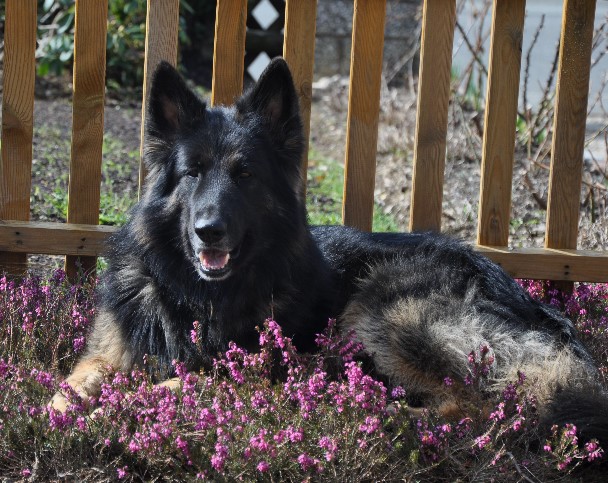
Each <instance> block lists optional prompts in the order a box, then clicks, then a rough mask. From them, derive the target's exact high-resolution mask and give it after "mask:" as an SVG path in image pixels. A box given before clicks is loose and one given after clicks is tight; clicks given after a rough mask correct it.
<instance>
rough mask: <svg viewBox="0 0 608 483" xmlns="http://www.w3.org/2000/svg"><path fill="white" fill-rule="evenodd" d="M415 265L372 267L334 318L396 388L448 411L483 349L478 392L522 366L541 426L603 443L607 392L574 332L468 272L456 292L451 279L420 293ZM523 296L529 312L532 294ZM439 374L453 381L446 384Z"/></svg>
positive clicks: (500, 385) (500, 383) (497, 385)
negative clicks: (527, 316)
mask: <svg viewBox="0 0 608 483" xmlns="http://www.w3.org/2000/svg"><path fill="white" fill-rule="evenodd" d="M432 270H433V268H432V267H428V272H427V273H426V276H432V273H431V272H432ZM414 272H417V273H414V274H412V266H411V264H407V263H399V262H396V263H395V262H394V261H393V263H390V264H389V263H387V264H381V265H380V266H377V267H375V268H372V269H370V272H369V274H368V275H367V276H366V277H365V278H364V279H363V280H362V281H361V283H360V287H359V291H358V292H357V293H356V294H355V295H354V296H353V297H352V299H351V300H350V302H349V304H348V305H347V307H346V309H345V311H344V313H343V314H342V317H341V321H340V324H341V326H342V328H343V329H345V330H347V331H348V330H352V331H354V333H355V335H356V337H357V338H358V339H359V340H360V341H361V342H362V343H363V345H364V347H365V349H366V353H367V354H368V355H369V356H370V357H371V359H372V361H373V364H374V367H375V370H376V371H377V372H378V373H379V374H380V375H382V376H384V377H386V378H388V379H389V380H390V382H391V383H393V384H398V385H402V386H403V387H404V388H405V389H406V391H407V392H408V393H409V394H410V396H413V397H414V400H415V401H416V402H418V403H419V404H423V405H431V406H433V405H434V406H436V407H438V408H439V410H440V412H444V413H445V414H446V415H449V414H450V412H451V411H450V406H451V405H452V406H453V405H454V404H453V402H454V399H456V400H458V399H459V398H460V397H462V396H463V395H465V396H466V394H469V393H470V391H468V392H467V391H463V390H462V389H463V386H464V385H463V384H462V382H463V381H464V380H466V378H467V377H469V378H470V377H471V376H472V375H475V374H474V372H475V367H474V365H473V366H472V364H471V362H472V361H471V357H470V354H471V352H472V351H478V355H479V351H480V349H482V348H484V347H485V348H487V349H482V350H487V351H488V352H487V357H486V363H487V364H486V366H485V367H484V371H486V372H484V377H485V379H484V381H483V383H484V384H485V386H484V392H485V393H486V394H491V393H495V394H498V393H500V391H502V390H503V389H504V388H505V386H506V385H507V384H508V383H509V382H513V381H517V379H518V375H519V373H520V371H521V372H523V373H524V374H525V375H526V381H527V383H526V384H527V385H528V387H529V388H530V390H531V392H532V394H534V395H535V396H536V397H537V400H538V411H539V416H540V419H541V423H542V426H543V427H544V428H545V429H546V430H547V431H549V432H550V428H551V426H552V425H553V424H558V425H562V424H566V423H571V424H574V425H576V427H577V430H578V435H579V441H580V442H581V443H582V442H585V441H587V440H589V439H591V438H596V439H598V440H599V442H600V444H601V445H603V448H604V449H608V397H607V394H606V392H605V391H604V390H603V389H602V387H601V384H600V383H599V376H598V374H597V369H596V368H595V367H594V365H593V364H592V363H591V358H590V357H589V356H588V354H587V353H586V350H585V348H584V347H583V346H582V344H581V343H580V342H579V341H578V340H577V339H576V338H575V336H574V332H573V331H572V332H571V334H570V337H571V338H568V339H566V340H564V339H565V337H564V333H563V331H561V330H560V329H558V328H557V327H559V326H560V325H562V324H566V325H567V323H569V321H567V320H562V319H563V317H562V316H561V315H559V314H558V313H557V312H555V313H553V311H552V310H550V309H548V308H546V307H540V306H539V307H538V308H540V309H542V310H539V311H538V312H539V313H541V312H542V315H540V316H542V317H555V319H556V320H552V321H548V322H547V321H542V322H539V321H530V320H522V318H521V317H520V316H519V315H518V314H517V313H515V311H514V310H512V305H513V304H514V303H515V302H512V300H510V299H509V297H511V298H512V299H513V300H516V301H521V300H522V296H523V295H524V294H523V292H522V293H519V292H516V293H512V294H510V295H505V297H506V299H505V300H495V299H492V297H489V296H488V294H487V292H486V291H484V290H482V289H480V288H479V285H480V284H479V283H477V282H478V281H476V280H475V279H474V278H472V279H470V282H471V283H469V285H468V286H465V288H464V289H463V290H460V291H459V290H458V289H455V288H454V286H451V287H450V283H445V284H437V285H436V286H435V288H431V289H429V290H420V289H419V287H420V286H421V285H420V283H419V282H418V281H415V280H412V277H420V276H421V275H420V271H416V270H414ZM505 276H506V275H505ZM453 278H457V273H456V274H454V276H453ZM461 285H462V284H461ZM518 303H519V302H518ZM527 303H528V304H530V305H531V306H532V309H535V307H534V302H533V301H532V300H529V301H528V302H527ZM531 311H532V312H534V310H531ZM540 316H539V317H540ZM560 317H561V319H560ZM531 322H532V323H531ZM446 377H449V378H450V379H451V380H453V381H454V382H456V383H455V384H453V385H446V384H445V378H446ZM458 382H460V385H459V384H458ZM457 391H459V392H458V393H457ZM450 398H451V399H452V403H450V402H449V400H450ZM446 402H447V403H448V404H446ZM456 402H458V401H456ZM465 402H466V401H465ZM442 406H443V408H444V409H445V410H444V411H442ZM456 406H460V404H456Z"/></svg>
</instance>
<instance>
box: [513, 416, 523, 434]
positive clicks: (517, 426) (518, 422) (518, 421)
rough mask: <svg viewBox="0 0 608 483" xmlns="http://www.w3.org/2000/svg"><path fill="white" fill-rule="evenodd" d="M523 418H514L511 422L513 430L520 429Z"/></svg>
mask: <svg viewBox="0 0 608 483" xmlns="http://www.w3.org/2000/svg"><path fill="white" fill-rule="evenodd" d="M522 422H523V420H522V419H516V420H515V421H514V422H513V426H512V427H513V431H519V430H520V429H521V425H522Z"/></svg>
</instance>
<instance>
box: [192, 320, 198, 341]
mask: <svg viewBox="0 0 608 483" xmlns="http://www.w3.org/2000/svg"><path fill="white" fill-rule="evenodd" d="M198 328H199V322H198V320H195V321H194V322H193V323H192V330H191V331H190V340H191V341H192V343H193V344H198Z"/></svg>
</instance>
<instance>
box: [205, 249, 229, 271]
mask: <svg viewBox="0 0 608 483" xmlns="http://www.w3.org/2000/svg"><path fill="white" fill-rule="evenodd" d="M198 259H199V260H200V261H201V265H202V266H203V269H204V270H205V271H208V272H216V271H222V270H224V269H225V268H226V267H227V266H228V262H230V252H226V251H223V250H216V249H210V250H203V251H202V252H201V253H200V254H199V255H198Z"/></svg>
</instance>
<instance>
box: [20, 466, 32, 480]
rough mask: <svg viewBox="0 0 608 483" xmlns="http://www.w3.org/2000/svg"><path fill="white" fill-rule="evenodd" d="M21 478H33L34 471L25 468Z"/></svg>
mask: <svg viewBox="0 0 608 483" xmlns="http://www.w3.org/2000/svg"><path fill="white" fill-rule="evenodd" d="M21 476H23V477H24V478H29V477H30V476H32V471H31V470H30V469H29V468H24V469H23V470H21Z"/></svg>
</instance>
